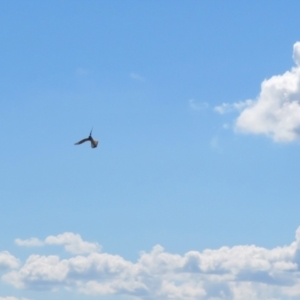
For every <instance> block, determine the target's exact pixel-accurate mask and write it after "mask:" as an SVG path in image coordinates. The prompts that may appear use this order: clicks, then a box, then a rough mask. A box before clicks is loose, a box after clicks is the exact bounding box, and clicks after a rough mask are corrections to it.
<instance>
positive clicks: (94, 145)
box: [74, 128, 98, 148]
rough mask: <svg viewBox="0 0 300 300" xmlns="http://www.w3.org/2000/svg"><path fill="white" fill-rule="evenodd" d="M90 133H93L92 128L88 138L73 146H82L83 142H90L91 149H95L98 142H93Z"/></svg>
mask: <svg viewBox="0 0 300 300" xmlns="http://www.w3.org/2000/svg"><path fill="white" fill-rule="evenodd" d="M92 131H93V128H92V130H91V132H90V135H89V137H88V138H85V139H83V140H81V141H79V142H77V143H75V144H74V145H80V144H82V143H85V142H88V141H90V142H91V147H92V148H96V147H97V146H98V141H97V140H94V139H93V138H92Z"/></svg>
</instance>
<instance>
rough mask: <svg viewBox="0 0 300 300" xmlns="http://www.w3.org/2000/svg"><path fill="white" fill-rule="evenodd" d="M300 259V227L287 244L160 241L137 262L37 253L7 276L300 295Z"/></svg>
mask: <svg viewBox="0 0 300 300" xmlns="http://www.w3.org/2000/svg"><path fill="white" fill-rule="evenodd" d="M74 236H78V235H76V234H73V236H72V235H71V234H70V238H66V236H65V235H64V234H62V235H58V236H54V238H52V237H51V238H50V237H49V238H48V242H49V241H50V242H49V244H52V243H58V244H65V242H66V240H68V241H70V240H72V241H73V237H74ZM46 240H47V239H46ZM70 243H71V242H70ZM72 243H73V242H72ZM80 243H81V242H80ZM82 243H83V244H84V245H89V244H93V243H89V242H85V241H82ZM14 259H15V260H16V258H14ZM299 264H300V227H299V228H298V229H297V231H296V237H295V241H294V242H292V243H291V244H290V245H287V246H279V247H275V248H273V249H266V248H263V247H258V246H255V245H241V246H234V247H221V248H220V249H215V250H213V249H206V250H204V251H201V252H200V251H189V252H187V253H185V254H184V255H179V254H174V253H170V252H167V251H166V250H165V249H164V248H163V247H161V246H160V245H157V246H155V247H153V249H152V250H151V251H150V252H142V253H141V254H140V257H139V259H138V260H137V262H136V263H133V262H131V261H128V260H126V259H124V258H123V257H121V256H119V255H112V254H109V253H100V252H93V253H89V254H87V255H74V256H72V257H71V258H69V259H62V258H60V257H59V256H58V255H48V256H45V255H36V254H33V255H30V256H29V257H28V259H27V260H26V262H25V263H24V264H23V265H22V266H21V267H20V268H19V269H18V270H9V271H7V272H6V274H4V275H3V276H2V280H3V281H4V282H6V283H8V284H10V285H12V286H14V287H16V288H18V289H20V288H21V289H22V288H23V289H33V290H41V289H45V290H53V289H59V288H63V287H65V288H68V290H73V291H77V292H79V293H84V294H86V295H110V294H116V295H124V296H126V295H127V296H129V297H132V299H153V300H154V299H189V300H194V299H197V300H198V299H199V300H201V299H203V300H208V299H210V300H212V299H219V300H221V299H232V300H244V299H251V300H261V299H292V298H293V299H299V298H300V273H299ZM5 300H7V299H5Z"/></svg>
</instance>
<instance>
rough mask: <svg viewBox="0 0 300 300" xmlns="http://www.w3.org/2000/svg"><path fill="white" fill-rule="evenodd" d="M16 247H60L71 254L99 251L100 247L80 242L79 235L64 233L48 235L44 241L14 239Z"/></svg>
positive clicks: (95, 244)
mask: <svg viewBox="0 0 300 300" xmlns="http://www.w3.org/2000/svg"><path fill="white" fill-rule="evenodd" d="M15 243H16V244H17V245H18V246H26V247H37V246H43V245H62V246H64V248H65V250H66V251H67V252H70V253H73V254H83V253H92V252H98V251H100V245H98V244H97V243H89V242H85V241H83V240H82V238H81V236H80V235H79V234H75V233H72V232H65V233H63V234H59V235H57V236H54V235H50V236H48V237H47V238H46V239H45V240H44V241H41V240H39V239H38V238H30V239H27V240H21V239H15Z"/></svg>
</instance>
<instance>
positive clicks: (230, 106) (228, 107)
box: [214, 100, 253, 115]
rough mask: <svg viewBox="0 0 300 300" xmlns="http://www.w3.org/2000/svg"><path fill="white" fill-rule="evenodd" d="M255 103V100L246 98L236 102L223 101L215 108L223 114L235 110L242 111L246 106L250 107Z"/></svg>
mask: <svg viewBox="0 0 300 300" xmlns="http://www.w3.org/2000/svg"><path fill="white" fill-rule="evenodd" d="M252 103H253V100H245V101H239V102H234V103H222V104H221V105H219V106H216V107H215V108H214V110H215V111H216V112H218V113H219V114H221V115H223V114H226V113H230V112H234V111H238V112H240V111H242V110H243V109H245V108H246V107H250V106H251V105H252Z"/></svg>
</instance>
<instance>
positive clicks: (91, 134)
mask: <svg viewBox="0 0 300 300" xmlns="http://www.w3.org/2000/svg"><path fill="white" fill-rule="evenodd" d="M92 132H93V127H92V130H91V132H90V137H91V136H92Z"/></svg>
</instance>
